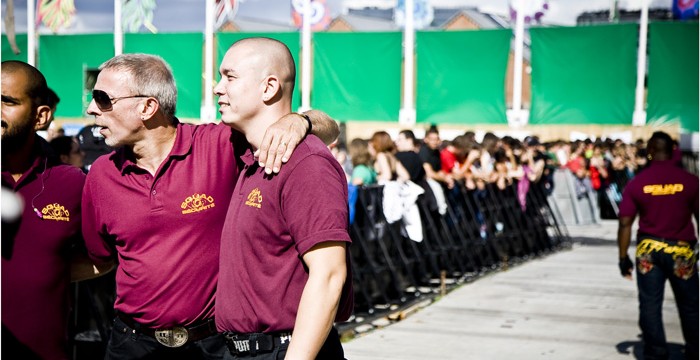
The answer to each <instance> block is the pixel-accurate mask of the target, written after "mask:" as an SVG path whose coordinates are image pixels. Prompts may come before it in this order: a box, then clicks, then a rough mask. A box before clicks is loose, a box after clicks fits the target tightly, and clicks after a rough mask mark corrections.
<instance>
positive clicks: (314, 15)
mask: <svg viewBox="0 0 700 360" xmlns="http://www.w3.org/2000/svg"><path fill="white" fill-rule="evenodd" d="M309 1H311V30H314V31H319V30H325V29H326V28H327V27H328V25H330V23H331V14H330V10H329V9H328V4H326V0H309ZM303 14H304V0H292V21H293V22H294V26H296V27H297V28H299V29H301V27H302V24H303V23H302V21H303Z"/></svg>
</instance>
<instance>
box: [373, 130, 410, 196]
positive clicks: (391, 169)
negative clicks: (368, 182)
mask: <svg viewBox="0 0 700 360" xmlns="http://www.w3.org/2000/svg"><path fill="white" fill-rule="evenodd" d="M395 151H396V146H395V145H394V142H393V141H392V140H391V136H390V135H389V133H387V132H386V131H377V132H375V133H374V134H373V135H372V138H371V139H370V141H369V152H370V154H372V155H373V156H374V158H375V161H374V170H376V171H377V180H378V181H379V183H382V182H386V181H392V180H398V181H401V182H405V181H408V180H410V178H411V176H410V175H409V174H408V171H407V170H406V168H405V167H404V166H403V165H401V163H400V162H399V161H398V160H397V159H396V156H394V152H395Z"/></svg>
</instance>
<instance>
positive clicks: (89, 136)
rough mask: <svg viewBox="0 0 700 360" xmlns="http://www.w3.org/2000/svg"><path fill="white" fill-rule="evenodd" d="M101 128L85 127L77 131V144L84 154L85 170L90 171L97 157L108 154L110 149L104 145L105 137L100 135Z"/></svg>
mask: <svg viewBox="0 0 700 360" xmlns="http://www.w3.org/2000/svg"><path fill="white" fill-rule="evenodd" d="M100 129H102V127H100V126H97V125H95V124H93V125H87V126H85V127H83V128H82V129H80V131H78V143H79V144H80V150H82V151H83V152H85V169H86V170H90V166H92V163H94V162H95V160H97V158H98V157H100V156H102V155H105V154H109V153H110V152H111V151H112V148H111V147H110V146H109V145H107V144H106V143H105V137H104V136H102V134H100Z"/></svg>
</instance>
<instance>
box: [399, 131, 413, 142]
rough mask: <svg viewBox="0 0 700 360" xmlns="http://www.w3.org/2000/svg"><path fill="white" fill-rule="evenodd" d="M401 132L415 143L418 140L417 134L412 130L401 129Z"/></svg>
mask: <svg viewBox="0 0 700 360" xmlns="http://www.w3.org/2000/svg"><path fill="white" fill-rule="evenodd" d="M399 134H401V135H403V137H405V138H406V139H408V140H411V141H412V142H413V143H415V142H416V134H414V133H413V131H412V130H401V131H399Z"/></svg>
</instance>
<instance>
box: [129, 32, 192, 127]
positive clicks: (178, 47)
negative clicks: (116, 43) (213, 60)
mask: <svg viewBox="0 0 700 360" xmlns="http://www.w3.org/2000/svg"><path fill="white" fill-rule="evenodd" d="M124 53H146V54H152V55H158V56H160V57H162V58H163V59H164V60H165V61H166V62H167V63H168V64H170V67H171V68H172V70H173V75H174V76H175V83H176V84H177V110H176V112H175V115H176V116H178V117H180V118H197V119H199V117H200V110H201V107H202V84H203V74H204V68H203V58H202V57H203V54H204V36H203V34H202V33H177V34H136V33H134V34H125V35H124Z"/></svg>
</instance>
